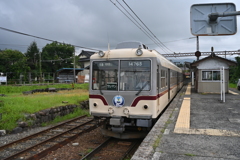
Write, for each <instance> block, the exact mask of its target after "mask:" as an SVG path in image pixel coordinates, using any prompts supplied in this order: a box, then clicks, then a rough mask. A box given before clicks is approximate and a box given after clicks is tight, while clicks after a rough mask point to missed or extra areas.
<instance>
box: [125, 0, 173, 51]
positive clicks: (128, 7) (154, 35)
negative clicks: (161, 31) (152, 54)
mask: <svg viewBox="0 0 240 160" xmlns="http://www.w3.org/2000/svg"><path fill="white" fill-rule="evenodd" d="M122 1H123V2H124V3H125V4H126V6H127V7H128V8H129V9H130V10H131V11H132V12H133V14H134V15H135V16H136V17H137V18H138V19H139V21H140V22H142V24H143V25H144V26H145V27H146V28H147V29H148V31H149V32H150V33H151V34H152V35H153V36H154V38H156V39H157V40H158V42H159V43H160V44H161V45H162V46H163V47H165V48H166V49H167V50H169V51H171V52H173V51H172V50H170V49H169V48H168V47H167V46H165V45H164V44H163V43H162V42H161V41H160V40H159V39H158V38H157V36H155V34H154V33H153V32H152V31H151V30H150V29H149V28H148V27H147V25H145V23H144V22H143V21H142V20H141V19H140V18H139V16H137V14H136V13H135V12H134V11H133V10H132V8H131V7H130V6H129V5H128V4H127V3H126V2H125V1H124V0H122Z"/></svg>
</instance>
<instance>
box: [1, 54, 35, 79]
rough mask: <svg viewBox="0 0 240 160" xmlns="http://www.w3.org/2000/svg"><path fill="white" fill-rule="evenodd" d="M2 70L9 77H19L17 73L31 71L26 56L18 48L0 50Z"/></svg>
mask: <svg viewBox="0 0 240 160" xmlns="http://www.w3.org/2000/svg"><path fill="white" fill-rule="evenodd" d="M0 62H1V63H0V71H1V72H3V73H5V75H6V74H8V77H9V78H19V77H18V76H19V75H18V74H17V73H22V72H27V71H29V69H30V68H29V67H28V65H27V63H26V62H27V59H26V57H25V56H24V55H23V54H22V53H21V52H20V51H17V50H11V49H6V50H3V51H1V52H0Z"/></svg>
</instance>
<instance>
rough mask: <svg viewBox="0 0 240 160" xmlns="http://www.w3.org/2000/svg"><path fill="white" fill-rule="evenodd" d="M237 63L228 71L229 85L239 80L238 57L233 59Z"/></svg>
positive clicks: (239, 64)
mask: <svg viewBox="0 0 240 160" xmlns="http://www.w3.org/2000/svg"><path fill="white" fill-rule="evenodd" d="M235 60H236V62H237V66H235V67H230V71H229V79H230V82H231V83H236V81H237V80H238V79H239V78H240V57H235Z"/></svg>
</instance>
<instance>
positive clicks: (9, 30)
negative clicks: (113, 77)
mask: <svg viewBox="0 0 240 160" xmlns="http://www.w3.org/2000/svg"><path fill="white" fill-rule="evenodd" d="M0 29H2V30H5V31H8V32H12V33H16V34H21V35H25V36H29V37H34V38H38V39H42V40H46V41H50V42H57V43H61V44H65V43H62V42H58V41H54V40H51V39H47V38H43V37H39V36H34V35H30V34H27V33H23V32H19V31H14V30H11V29H7V28H3V27H0ZM72 46H74V47H78V48H83V49H89V50H95V51H99V49H93V48H88V47H83V46H78V45H72Z"/></svg>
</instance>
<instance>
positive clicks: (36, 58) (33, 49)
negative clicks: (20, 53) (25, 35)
mask: <svg viewBox="0 0 240 160" xmlns="http://www.w3.org/2000/svg"><path fill="white" fill-rule="evenodd" d="M25 56H26V57H27V63H28V65H29V67H30V68H31V71H33V72H34V71H35V72H36V71H39V62H40V55H39V49H38V47H37V43H36V42H35V41H33V42H32V43H31V44H30V46H29V47H28V49H27V53H26V54H25Z"/></svg>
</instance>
